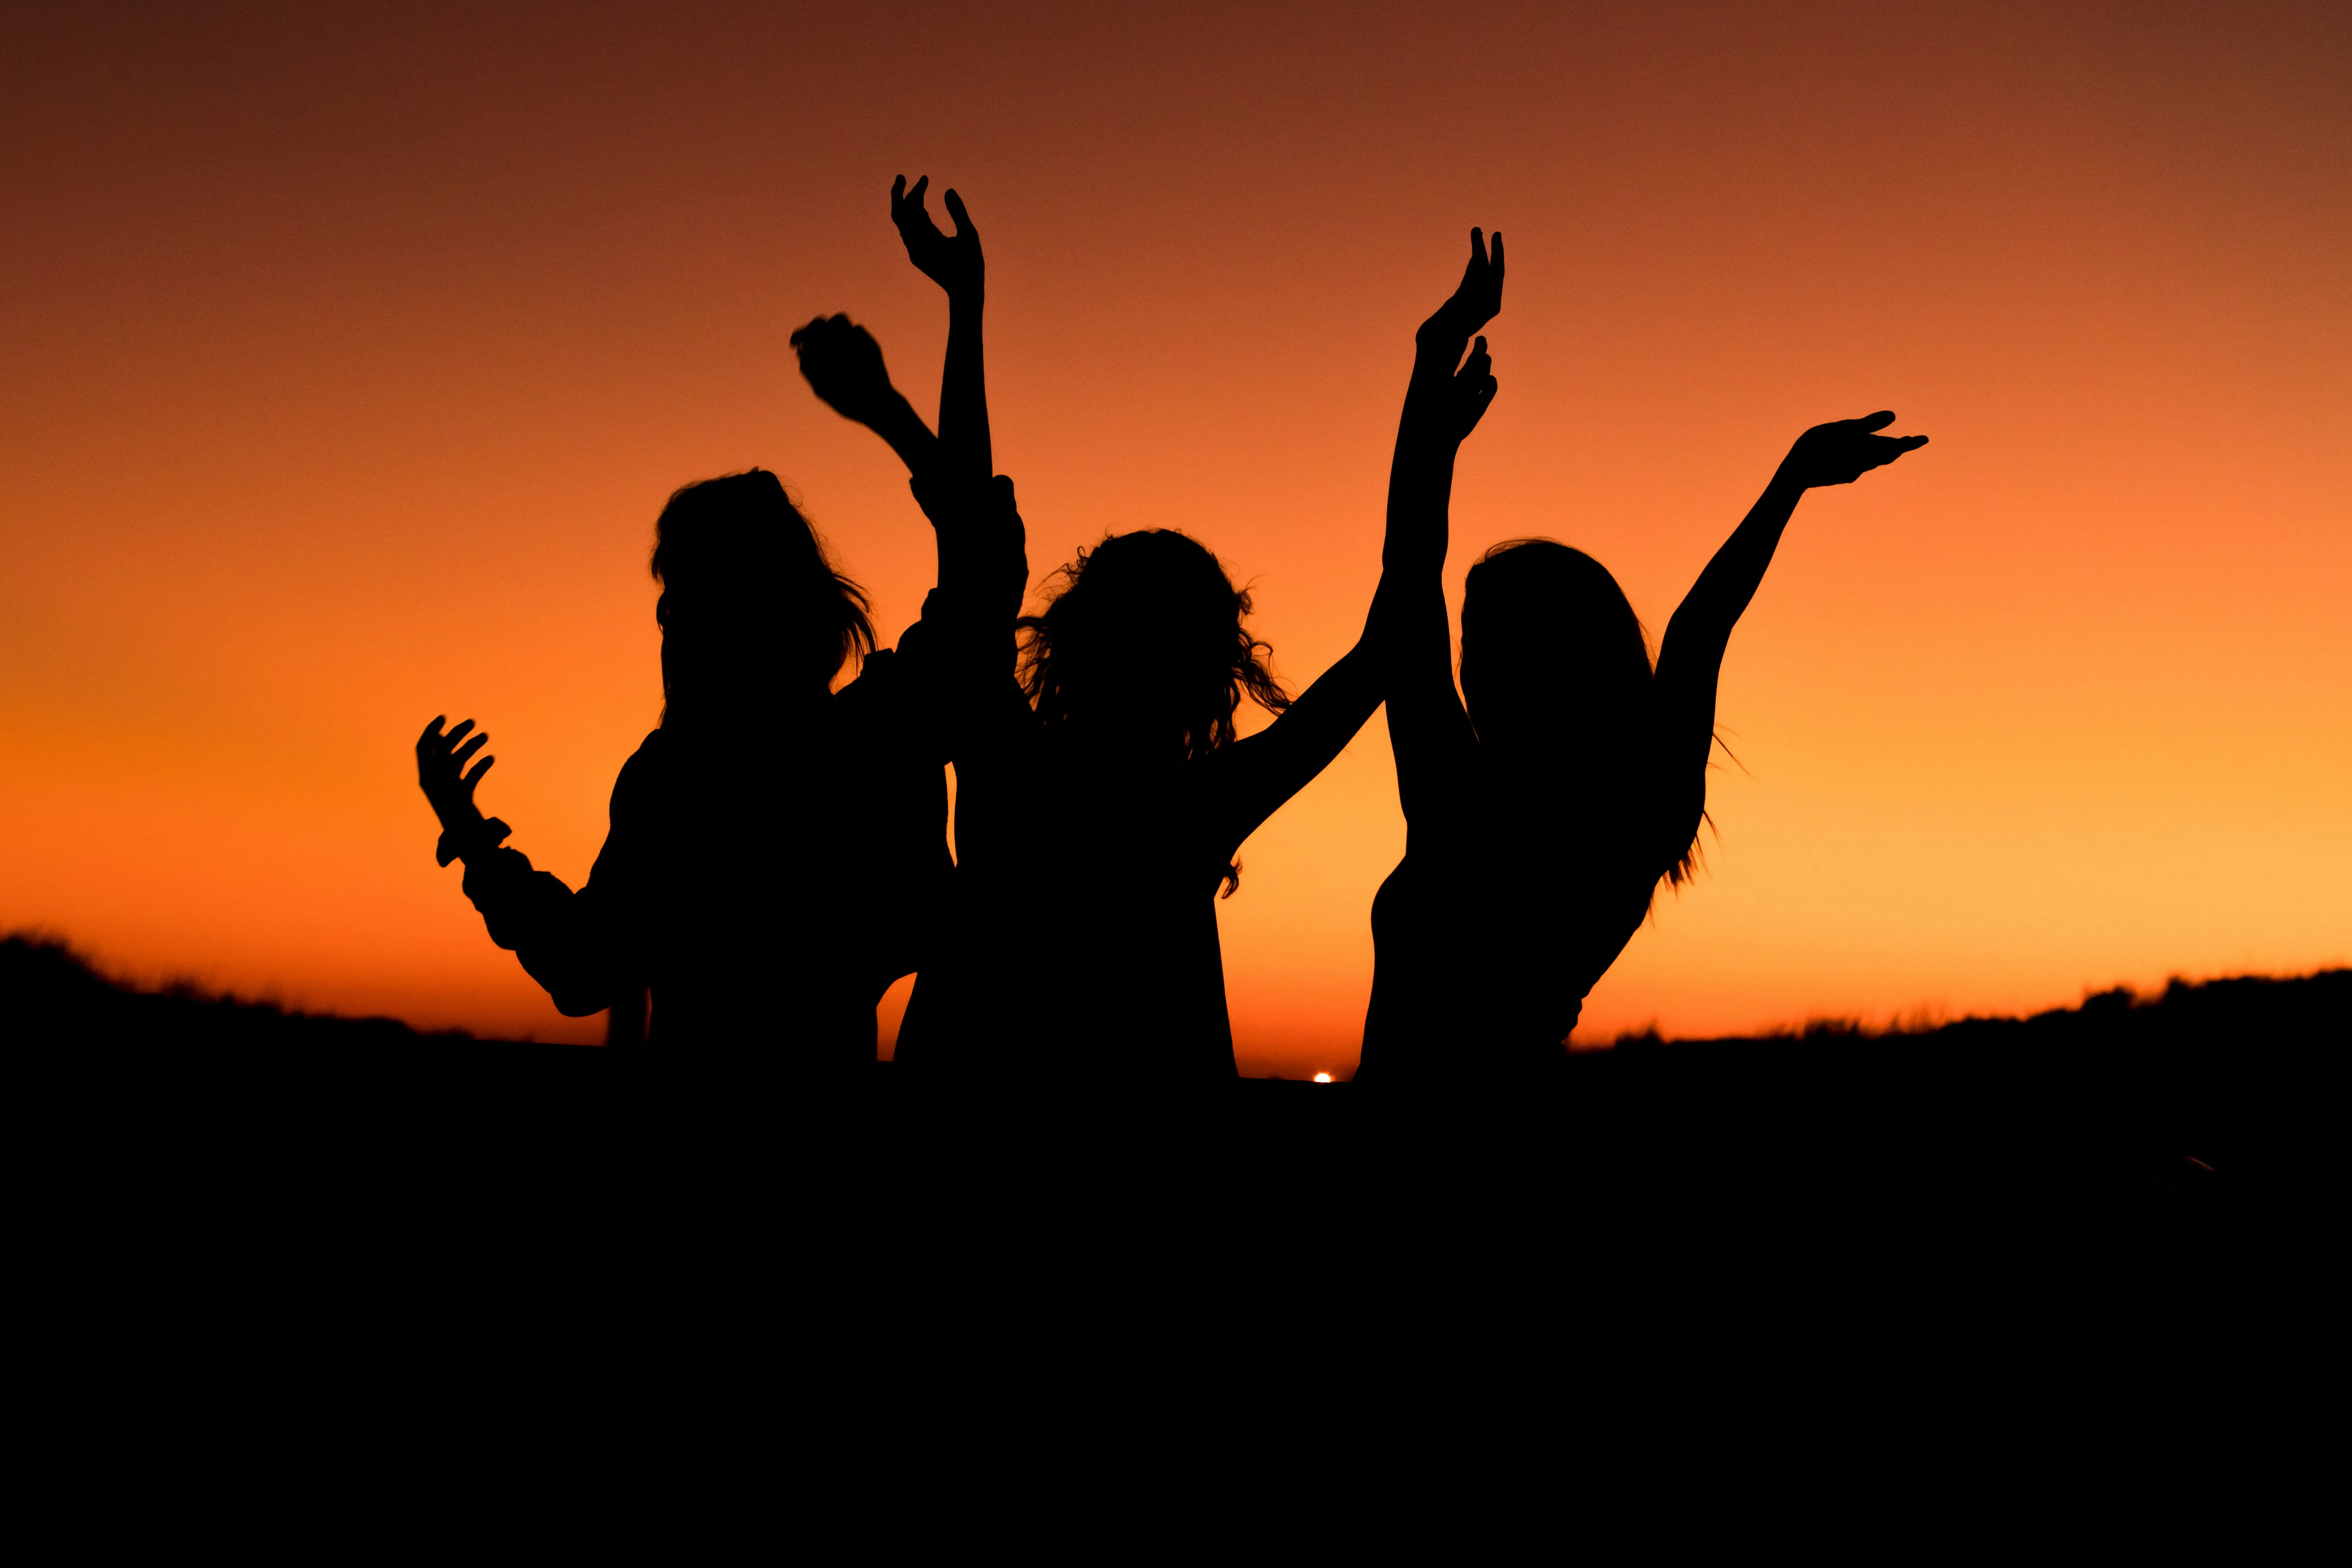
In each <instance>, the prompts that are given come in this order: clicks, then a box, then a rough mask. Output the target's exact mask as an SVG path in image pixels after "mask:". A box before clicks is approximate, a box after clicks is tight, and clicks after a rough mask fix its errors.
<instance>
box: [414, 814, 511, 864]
mask: <svg viewBox="0 0 2352 1568" xmlns="http://www.w3.org/2000/svg"><path fill="white" fill-rule="evenodd" d="M513 832H514V829H513V828H511V827H509V826H507V825H506V824H505V823H503V822H500V821H499V819H498V818H497V817H495V816H483V815H482V814H481V813H479V812H476V813H475V814H474V820H473V821H471V822H460V823H458V824H457V825H456V826H451V827H445V828H443V829H442V830H441V842H440V843H438V844H436V845H435V846H434V847H433V858H434V859H436V861H438V862H440V863H441V864H442V865H444V866H446V865H447V864H448V863H449V862H450V861H452V860H463V861H465V862H466V863H467V865H469V866H470V865H472V864H473V863H474V862H475V861H476V860H478V859H480V858H482V857H483V856H486V855H488V854H489V853H490V852H491V851H493V850H495V849H497V848H498V847H499V845H501V844H504V843H505V842H506V841H507V838H508V837H509V835H510V834H512V833H513Z"/></svg>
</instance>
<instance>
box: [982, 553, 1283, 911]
mask: <svg viewBox="0 0 2352 1568" xmlns="http://www.w3.org/2000/svg"><path fill="white" fill-rule="evenodd" d="M1055 575H1057V576H1059V577H1060V578H1061V579H1062V584H1061V586H1060V587H1059V588H1057V589H1053V590H1049V602H1048V603H1047V605H1046V606H1045V613H1044V614H1043V615H1036V616H1023V617H1022V618H1021V620H1020V621H1019V623H1018V626H1019V628H1020V633H1021V657H1020V664H1019V676H1020V681H1021V689H1022V691H1023V692H1024V694H1025V695H1026V696H1027V697H1028V699H1029V702H1030V705H1031V707H1032V708H1034V710H1035V711H1036V714H1037V719H1038V722H1039V723H1040V724H1041V725H1043V726H1044V727H1045V729H1046V730H1048V731H1061V732H1063V733H1065V734H1067V735H1070V736H1073V737H1074V738H1079V739H1082V740H1084V741H1086V742H1092V743H1097V744H1103V745H1107V746H1108V747H1110V748H1111V749H1114V750H1117V751H1119V752H1126V753H1128V754H1129V755H1131V756H1133V757H1134V758H1135V759H1136V760H1138V761H1141V762H1146V763H1152V762H1164V763H1186V762H1191V761H1192V760H1193V759H1195V758H1198V757H1202V756H1206V755H1207V754H1208V753H1209V752H1213V751H1215V750H1217V749H1218V748H1219V747H1221V746H1224V745H1228V744H1230V743H1231V742H1234V741H1235V740H1237V739H1239V731H1238V730H1237V728H1236V726H1235V723H1234V721H1235V719H1236V717H1237V716H1238V715H1239V713H1240V711H1241V705H1242V702H1243V700H1244V699H1247V700H1250V701H1253V702H1255V703H1256V704H1257V705H1258V706H1259V707H1261V708H1263V709H1265V710H1266V711H1267V712H1269V713H1280V712H1281V711H1283V710H1285V709H1286V708H1288V707H1289V706H1290V695H1289V693H1288V692H1286V691H1285V690H1284V689H1283V686H1282V682H1281V681H1280V680H1279V679H1276V676H1275V673H1274V671H1273V670H1272V668H1269V667H1268V658H1269V656H1270V655H1272V653H1273V652H1274V649H1273V648H1272V647H1270V646H1269V645H1267V644H1266V643H1265V642H1262V641H1260V640H1259V639H1258V638H1257V637H1255V636H1254V635H1252V633H1251V632H1250V629H1249V626H1248V625H1247V619H1248V616H1249V613H1250V607H1251V606H1250V595H1249V590H1248V589H1246V588H1236V587H1234V582H1233V579H1232V578H1231V577H1230V576H1228V575H1226V573H1225V569H1224V567H1223V565H1222V564H1220V563H1219V562H1218V560H1217V558H1216V556H1215V555H1214V554H1213V553H1212V552H1210V551H1209V550H1208V549H1207V547H1205V546H1204V545H1202V544H1201V543H1200V542H1198V541H1196V540H1193V539H1192V538H1190V537H1189V536H1187V535H1185V534H1182V533H1180V532H1178V531H1175V530H1173V529H1158V528H1150V529H1139V530H1137V531H1134V532H1131V533H1114V534H1108V535H1106V536H1105V537H1104V539H1103V541H1102V542H1101V543H1099V544H1097V545H1096V546H1095V547H1094V548H1093V549H1092V550H1080V551H1079V552H1078V556H1077V559H1076V560H1075V561H1073V562H1071V563H1068V564H1067V565H1065V566H1063V567H1061V568H1059V569H1058V571H1057V572H1056V573H1055ZM1240 885H1241V868H1240V866H1239V864H1238V863H1234V864H1230V865H1228V866H1227V867H1226V868H1225V884H1224V890H1225V893H1226V894H1227V895H1228V896H1230V895H1231V894H1232V893H1233V891H1234V889H1236V888H1238V887H1239V886H1240Z"/></svg>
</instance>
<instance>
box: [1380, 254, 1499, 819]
mask: <svg viewBox="0 0 2352 1568" xmlns="http://www.w3.org/2000/svg"><path fill="white" fill-rule="evenodd" d="M1502 303H1503V237H1502V236H1501V235H1499V234H1498V235H1496V237H1495V243H1494V247H1493V250H1492V253H1491V255H1490V254H1489V253H1488V252H1487V251H1486V249H1485V248H1484V247H1482V246H1481V244H1480V241H1479V234H1478V231H1477V230H1476V229H1475V228H1474V229H1472V230H1471V231H1470V261H1469V265H1468V266H1467V267H1466V268H1464V270H1463V274H1462V283H1461V286H1460V287H1459V288H1457V289H1455V290H1454V297H1453V298H1452V299H1450V300H1446V301H1445V303H1444V304H1443V305H1441V306H1439V307H1438V308H1437V311H1436V313H1435V314H1434V315H1433V316H1431V317H1430V318H1429V320H1428V321H1424V322H1423V323H1422V326H1421V331H1419V332H1418V333H1417V334H1416V335H1415V337H1414V353H1413V366H1412V381H1411V383H1410V384H1408V385H1407V387H1406V390H1405V402H1404V413H1403V415H1402V416H1401V417H1400V418H1399V419H1398V421H1397V445H1396V457H1395V459H1394V461H1393V462H1392V463H1391V466H1390V469H1389V532H1388V544H1387V547H1386V549H1385V550H1384V551H1383V552H1382V556H1381V559H1382V563H1383V564H1384V566H1385V567H1386V572H1385V573H1384V574H1383V576H1382V579H1381V582H1382V587H1383V590H1384V593H1385V595H1387V597H1388V600H1389V606H1390V613H1391V626H1390V627H1389V628H1387V635H1386V636H1385V637H1383V639H1382V640H1383V643H1384V646H1385V647H1387V649H1388V653H1389V658H1388V661H1387V662H1388V670H1389V677H1388V692H1387V695H1388V704H1389V742H1390V745H1391V750H1392V751H1393V752H1395V755H1396V767H1397V794H1398V797H1399V799H1400V801H1401V802H1402V805H1403V806H1404V812H1405V818H1406V820H1407V821H1408V822H1411V821H1412V820H1414V818H1415V817H1416V816H1422V817H1424V818H1425V817H1427V816H1428V815H1429V814H1430V813H1431V812H1432V811H1438V812H1443V811H1444V810H1446V809H1448V805H1449V802H1450V797H1451V796H1452V795H1453V793H1454V786H1456V785H1458V784H1460V783H1461V782H1462V781H1463V779H1464V778H1465V776H1466V774H1467V770H1468V768H1469V764H1470V761H1471V758H1472V756H1473V755H1474V753H1475V746H1476V742H1477V738H1476V736H1475V734H1474V733H1473V731H1471V728H1470V718H1469V715H1468V714H1467V713H1466V712H1465V711H1464V710H1463V707H1462V698H1461V694H1460V693H1459V692H1458V691H1456V690H1455V689H1454V634H1453V628H1452V626H1451V625H1450V624H1449V622H1448V619H1447V616H1446V609H1445V584H1444V570H1445V552H1446V548H1447V545H1448V544H1449V542H1450V540H1451V533H1452V522H1451V511H1452V503H1453V494H1454V456H1455V454H1456V453H1457V452H1458V451H1459V449H1460V447H1461V443H1462V440H1463V438H1464V437H1466V436H1467V435H1468V434H1469V432H1470V431H1471V429H1473V428H1475V426H1476V425H1477V423H1478V420H1479V418H1480V417H1481V416H1483V415H1484V414H1485V413H1486V405H1487V404H1488V403H1489V402H1491V401H1492V400H1493V398H1494V395H1495V388H1496V383H1495V377H1494V373H1493V367H1492V364H1491V363H1490V361H1489V360H1488V358H1487V353H1486V339H1485V338H1483V337H1482V338H1479V339H1478V340H1477V341H1476V342H1475V345H1473V346H1472V348H1471V353H1470V357H1469V360H1468V362H1467V363H1462V351H1463V347H1464V345H1465V342H1468V340H1469V339H1470V336H1471V334H1472V333H1473V332H1475V331H1477V330H1478V328H1480V327H1481V326H1484V325H1485V324H1486V321H1488V320H1489V319H1490V318H1492V317H1493V316H1494V315H1495V313H1496V311H1498V310H1501V309H1502ZM1457 363H1459V364H1461V368H1460V369H1459V370H1456V369H1455V368H1454V367H1455V366H1456V364H1457Z"/></svg>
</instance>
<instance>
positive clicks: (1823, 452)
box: [1780, 409, 1927, 489]
mask: <svg viewBox="0 0 2352 1568" xmlns="http://www.w3.org/2000/svg"><path fill="white" fill-rule="evenodd" d="M1894 423H1895V416H1894V415H1893V414H1892V413H1891V412H1888V411H1885V410H1883V409H1882V410H1881V411H1880V412H1878V413H1876V414H1873V415H1871V416H1868V417H1866V418H1862V419H1832V420H1831V421H1830V422H1829V423H1828V424H1826V425H1816V426H1813V427H1812V428H1811V429H1810V430H1808V431H1806V432H1805V433H1804V434H1803V435H1801V436H1800V437H1797V444H1796V445H1795V446H1793V447H1790V448H1789V455H1788V456H1787V457H1786V458H1782V459H1781V462H1780V477H1781V478H1782V479H1789V480H1792V481H1794V482H1795V483H1797V484H1799V485H1801V486H1803V487H1804V488H1805V489H1812V488H1813V487H1814V486H1816V485H1850V484H1852V483H1853V481H1854V480H1856V479H1860V478H1862V476H1863V475H1864V474H1866V473H1868V472H1870V470H1871V469H1873V468H1885V466H1886V465H1887V464H1889V463H1891V462H1893V461H1894V460H1895V458H1899V457H1901V456H1902V455H1903V454H1904V453H1906V452H1909V451H1913V450H1916V448H1918V447H1924V446H1926V445H1927V437H1925V436H1881V435H1878V434H1877V432H1878V431H1881V430H1884V429H1885V428H1886V427H1887V426H1889V425H1892V424H1894Z"/></svg>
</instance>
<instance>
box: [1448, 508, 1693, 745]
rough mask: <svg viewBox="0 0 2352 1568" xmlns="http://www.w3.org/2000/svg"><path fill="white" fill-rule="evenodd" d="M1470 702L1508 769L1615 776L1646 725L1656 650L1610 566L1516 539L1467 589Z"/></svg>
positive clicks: (1477, 570)
mask: <svg viewBox="0 0 2352 1568" xmlns="http://www.w3.org/2000/svg"><path fill="white" fill-rule="evenodd" d="M1462 696H1463V700H1464V703H1465V706H1467V708H1468V709H1469V710H1470V722H1471V723H1472V724H1473V725H1474V726H1475V728H1476V730H1477V731H1478V739H1479V742H1480V743H1481V744H1482V745H1490V746H1494V747H1496V748H1497V749H1498V751H1499V752H1501V753H1502V755H1503V756H1504V757H1505V758H1507V759H1515V760H1526V761H1530V762H1536V763H1566V762H1569V761H1570V760H1571V759H1572V760H1573V761H1574V763H1576V765H1577V766H1578V767H1579V769H1580V770H1583V769H1588V768H1591V767H1594V766H1598V767H1601V768H1606V767H1607V765H1608V762H1609V759H1610V758H1611V757H1612V756H1613V755H1615V754H1617V753H1619V752H1621V751H1622V748H1624V747H1625V746H1627V745H1628V744H1631V743H1633V742H1634V741H1635V734H1634V729H1635V727H1636V726H1637V725H1639V724H1640V723H1641V722H1642V721H1643V720H1644V719H1645V718H1646V717H1647V706H1648V701H1649V696H1650V645H1649V639H1648V637H1645V636H1644V635H1643V630H1642V623H1641V620H1640V619H1639V618H1638V617H1637V616H1635V615H1634V614H1633V605H1632V604H1631V603H1630V602H1629V601H1628V600H1627V599H1626V597H1625V591H1624V590H1623V589H1622V588H1620V587H1619V586H1618V585H1617V579H1616V578H1614V577H1612V576H1611V575H1610V574H1609V569H1608V568H1607V567H1605V566H1603V565H1601V563H1600V562H1598V561H1595V560H1594V559H1593V558H1592V557H1591V556H1590V555H1587V554H1586V553H1584V552H1582V551H1581V550H1572V549H1570V548H1569V547H1568V546H1567V545H1565V544H1561V543H1559V542H1555V541H1553V540H1549V539H1514V540H1509V541H1507V542H1504V543H1501V544H1497V545H1496V546H1495V547H1494V548H1493V549H1492V550H1489V551H1487V552H1486V554H1485V555H1483V556H1481V557H1480V558H1479V560H1478V563H1477V564H1476V565H1475V566H1473V567H1471V568H1470V575H1469V578H1468V580H1467V581H1466V582H1465V584H1463V593H1462Z"/></svg>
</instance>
